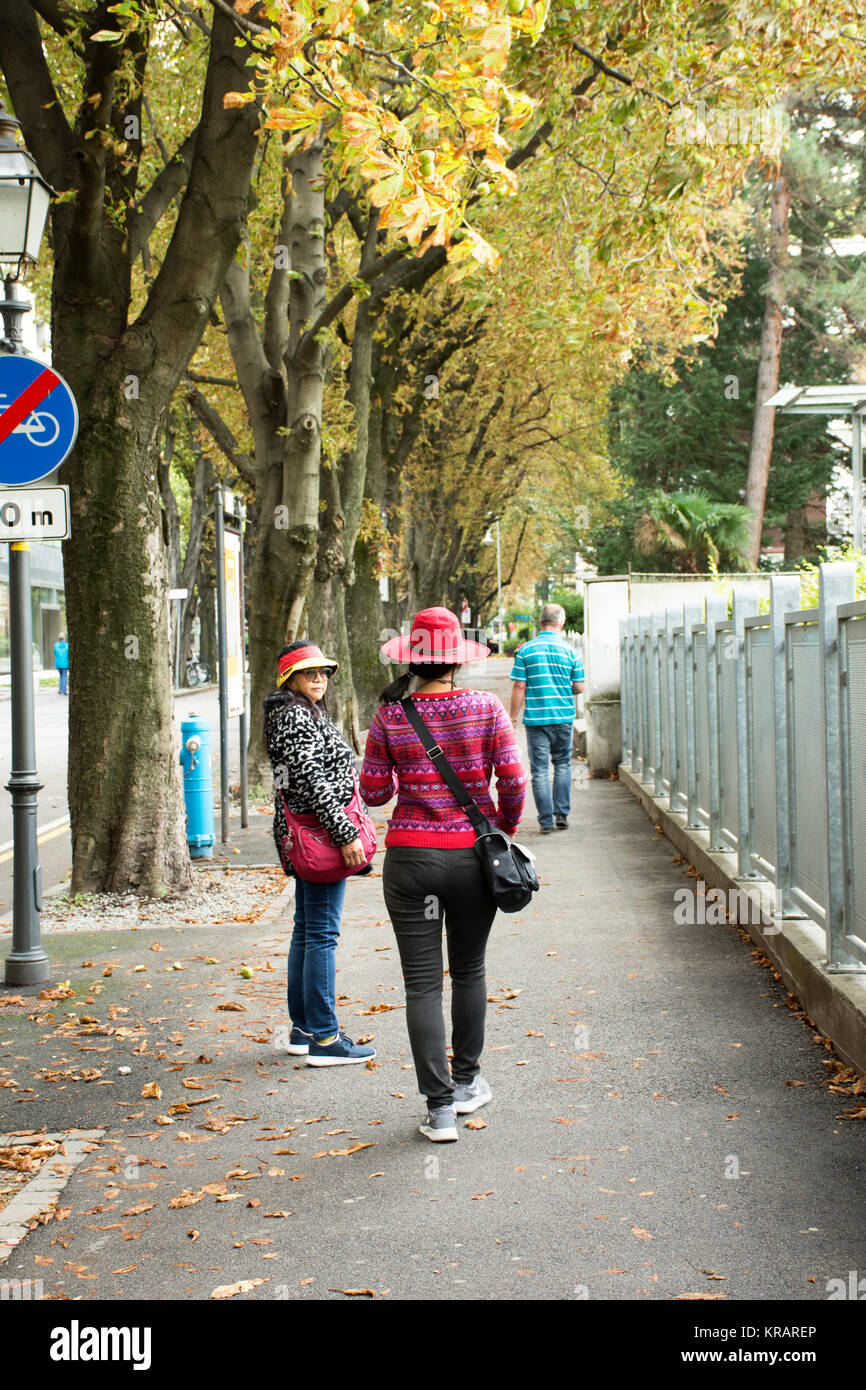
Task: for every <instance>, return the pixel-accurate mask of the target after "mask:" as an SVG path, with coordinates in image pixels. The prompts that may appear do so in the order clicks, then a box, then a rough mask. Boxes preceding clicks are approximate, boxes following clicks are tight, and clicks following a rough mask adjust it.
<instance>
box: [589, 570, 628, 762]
mask: <svg viewBox="0 0 866 1390" xmlns="http://www.w3.org/2000/svg"><path fill="white" fill-rule="evenodd" d="M627 616H628V579H627V577H626V576H625V575H612V576H610V577H607V578H597V579H588V580H587V581H586V596H585V607H584V624H583V663H584V666H585V667H586V685H585V687H584V711H585V714H586V756H587V761H588V762H589V770H590V773H591V774H592V776H594V777H598V776H602V775H603V774H604V773H611V772H615V771H616V768H617V766H618V764H619V761H620V758H621V757H622V735H621V730H620V708H619V624H620V619H621V618H625V617H627Z"/></svg>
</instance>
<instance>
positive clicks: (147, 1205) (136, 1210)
mask: <svg viewBox="0 0 866 1390" xmlns="http://www.w3.org/2000/svg"><path fill="white" fill-rule="evenodd" d="M155 1206H156V1202H141V1203H139V1205H138V1206H137V1207H127V1208H126V1211H122V1212H121V1213H120V1214H121V1216H141V1215H142V1213H143V1212H146V1211H153V1209H154V1207H155Z"/></svg>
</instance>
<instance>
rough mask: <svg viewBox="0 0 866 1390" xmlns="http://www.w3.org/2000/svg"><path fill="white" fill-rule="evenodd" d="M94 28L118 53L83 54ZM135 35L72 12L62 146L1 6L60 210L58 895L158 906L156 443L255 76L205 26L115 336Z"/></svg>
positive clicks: (162, 726)
mask: <svg viewBox="0 0 866 1390" xmlns="http://www.w3.org/2000/svg"><path fill="white" fill-rule="evenodd" d="M100 28H102V29H105V28H115V29H117V30H118V32H119V33H121V34H122V37H121V39H120V40H119V41H118V42H117V43H103V42H94V41H93V39H92V38H91V37H90V35H91V34H92V33H93V32H95V30H98V29H100ZM145 33H146V30H145V29H144V28H142V30H141V31H136V30H132V31H129V30H122V29H121V28H120V23H119V20H118V18H117V16H116V15H115V14H114V13H113V11H112V10H111V8H110V6H109V5H108V4H107V3H99V4H98V5H97V6H95V7H94V9H93V10H90V11H88V12H87V16H86V21H85V33H84V36H83V40H82V42H83V52H84V81H83V93H82V98H81V104H80V107H79V112H78V116H77V119H76V124H75V129H74V131H73V130H72V129H71V128H70V127H69V125H68V124H67V122H66V119H65V117H64V116H63V113H62V108H61V106H60V104H59V102H58V100H57V94H56V92H55V90H54V86H53V83H52V81H51V77H50V73H49V71H48V68H47V64H46V62H45V58H44V54H43V50H42V45H41V41H40V36H39V30H38V26H37V24H36V20H35V16H34V13H33V9H32V8H31V6H30V5H29V4H28V3H27V0H4V22H3V25H2V26H0V63H2V66H3V70H4V74H5V76H6V80H7V85H8V87H9V91H10V95H11V97H12V100H13V102H14V104H15V107H16V109H17V111H18V114H19V118H20V119H21V120H22V123H23V127H24V134H25V139H26V142H27V144H28V146H29V147H30V149H31V150H32V152H33V153H34V155H35V157H36V159H37V161H38V163H39V164H40V166H41V168H42V171H43V173H44V174H46V175H47V177H48V178H49V179H50V181H51V182H52V183H53V184H54V186H55V187H57V188H58V189H60V190H72V191H74V194H75V196H74V198H73V199H71V200H69V201H63V202H58V203H56V204H55V205H54V207H53V209H52V243H53V248H54V263H55V268H54V283H53V316H52V342H53V344H54V362H55V365H56V366H57V368H58V370H59V371H61V372H62V373H63V375H64V376H65V377H66V378H67V380H68V381H69V383H70V386H71V387H72V389H73V391H74V393H75V395H76V398H77V400H78V402H79V409H80V431H79V437H78V442H77V445H76V448H75V449H74V451H73V453H72V454H71V456H70V458H69V460H68V461H67V463H66V464H65V465H64V474H63V479H64V482H65V483H67V484H69V485H70V490H71V531H70V538H69V539H68V540H67V541H66V542H64V567H65V573H66V603H67V614H68V629H69V640H70V656H71V662H72V670H73V678H72V682H71V696H70V702H69V704H70V708H69V778H68V791H69V809H70V818H71V831H72V849H73V870H72V891H73V892H104V891H109V892H119V893H120V892H128V891H135V892H141V893H147V894H152V895H155V896H165V895H166V894H168V893H172V892H177V891H183V890H184V889H186V888H187V887H188V886H189V885H190V883H191V882H192V870H191V867H190V860H189V852H188V849H187V844H186V834H185V817H184V805H183V791H182V781H181V776H180V767H179V762H178V750H177V746H176V738H175V737H174V734H173V724H172V707H171V676H170V661H169V642H168V636H169V621H168V602H167V589H168V583H169V575H168V567H167V562H166V548H165V544H164V539H163V530H162V522H161V517H160V498H159V487H158V483H157V468H158V456H157V440H158V436H159V431H160V428H161V425H162V421H163V418H164V415H165V411H166V410H167V408H168V406H169V403H170V401H171V398H172V395H173V392H174V390H175V387H176V386H177V383H178V381H179V379H180V377H181V375H182V373H183V371H184V369H185V367H186V365H187V362H188V361H189V359H190V357H191V355H192V353H193V351H194V350H195V347H196V345H197V343H198V341H199V339H200V337H201V334H202V332H203V330H204V327H205V325H206V323H207V320H208V316H209V315H210V312H211V309H212V307H213V304H214V301H215V298H216V295H217V292H218V289H219V286H220V284H221V283H222V280H223V278H224V276H225V273H226V268H227V266H228V263H229V261H230V260H231V257H232V255H233V253H234V249H235V247H236V246H237V243H238V240H239V238H240V235H241V232H242V230H243V227H244V225H245V219H246V209H247V196H248V188H249V178H250V172H251V169H252V163H253V159H254V156H255V152H256V143H257V142H256V128H257V124H258V112H257V109H256V106H255V104H252V105H250V106H247V107H245V108H243V110H242V111H240V112H234V111H233V112H227V111H225V109H224V107H223V97H224V96H225V95H226V93H228V92H229V91H238V90H243V89H245V88H247V87H248V86H249V80H250V71H248V70H247V68H246V55H247V53H248V50H246V49H243V48H238V47H237V46H236V44H235V39H236V35H237V30H236V28H235V27H234V25H233V23H232V21H231V19H230V18H229V17H228V16H226V15H223V14H222V13H221V12H220V11H217V12H216V14H215V15H214V19H213V31H212V38H211V44H210V49H209V55H208V68H207V75H206V79H205V86H204V93H203V97H202V106H201V120H200V122H199V126H198V130H197V132H196V136H195V142H194V149H193V153H192V156H191V163H190V173H189V179H188V183H187V188H186V192H185V194H184V197H183V200H182V203H181V207H180V211H179V213H178V217H177V221H176V224H175V228H174V232H173V234H172V237H171V241H170V243H169V247H168V249H167V251H166V254H165V257H164V259H163V262H162V265H161V267H160V270H159V273H158V275H157V277H156V280H155V282H154V284H153V286H152V288H151V291H150V294H149V296H148V299H147V301H146V303H145V306H144V308H143V310H142V312H141V314H140V315H139V317H138V319H137V320H136V321H135V322H133V323H129V318H128V315H129V308H130V302H131V267H132V238H131V235H130V232H131V229H132V226H133V224H134V221H135V218H136V216H137V214H136V213H135V191H136V182H137V175H138V158H137V157H136V156H137V155H140V146H139V147H138V150H130V149H129V148H126V149H125V150H124V151H123V153H122V154H121V153H118V152H117V150H116V143H117V142H119V141H122V140H123V138H124V121H125V118H126V116H127V115H128V114H130V113H132V114H138V116H139V119H140V111H141V95H142V86H143V80H144V63H145V57H146V54H145V53H144V51H143V44H144V42H145V37H144V35H145ZM122 66H123V67H124V70H125V77H124V82H125V83H128V84H129V88H130V94H129V96H128V97H127V100H126V105H125V106H123V107H121V106H120V105H118V104H117V103H118V101H119V100H120V93H121V91H122V90H123V83H121V82H120V81H118V73H119V71H120V69H121V67H122ZM121 208H125V209H127V212H128V217H127V219H126V222H125V221H124V219H123V217H118V216H117V215H116V213H117V210H118V209H121Z"/></svg>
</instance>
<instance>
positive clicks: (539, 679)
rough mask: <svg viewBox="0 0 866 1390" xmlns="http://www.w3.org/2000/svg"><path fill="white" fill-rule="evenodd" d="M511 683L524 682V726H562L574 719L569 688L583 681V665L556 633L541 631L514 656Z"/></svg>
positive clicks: (572, 648) (571, 695) (572, 700)
mask: <svg viewBox="0 0 866 1390" xmlns="http://www.w3.org/2000/svg"><path fill="white" fill-rule="evenodd" d="M511 679H512V680H513V681H525V682H526V707H525V709H524V712H523V722H524V724H565V723H566V722H568V723H570V722H571V721H572V720H573V719H574V696H573V694H572V690H571V687H572V685H573V684H574V683H575V682H576V681H582V680H584V679H585V672H584V669H583V662H582V661H581V659H580V657H579V656H578V654H577V652H576V651H575V650H574V647H570V646H569V645H568V643H567V642H566V641H565V640H564V639H563V638H562V637H560V635H559V633H558V632H540V633H539V634H538V636H537V637H533V639H532V641H531V642H526V643H524V645H523V646H522V647H521V648H520V650H519V651H517V652H516V653H515V655H514V665H513V666H512V668H511Z"/></svg>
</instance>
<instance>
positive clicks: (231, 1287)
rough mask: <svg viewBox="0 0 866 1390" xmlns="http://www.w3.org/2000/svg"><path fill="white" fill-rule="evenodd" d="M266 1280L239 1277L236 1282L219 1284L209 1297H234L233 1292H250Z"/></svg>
mask: <svg viewBox="0 0 866 1390" xmlns="http://www.w3.org/2000/svg"><path fill="white" fill-rule="evenodd" d="M267 1282H268V1281H267V1279H239V1280H238V1282H237V1283H236V1284H220V1286H219V1288H216V1289H214V1291H213V1293H212V1294H211V1298H234V1296H235V1294H239V1293H251V1292H252V1290H253V1289H257V1288H258V1286H259V1284H266V1283H267Z"/></svg>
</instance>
